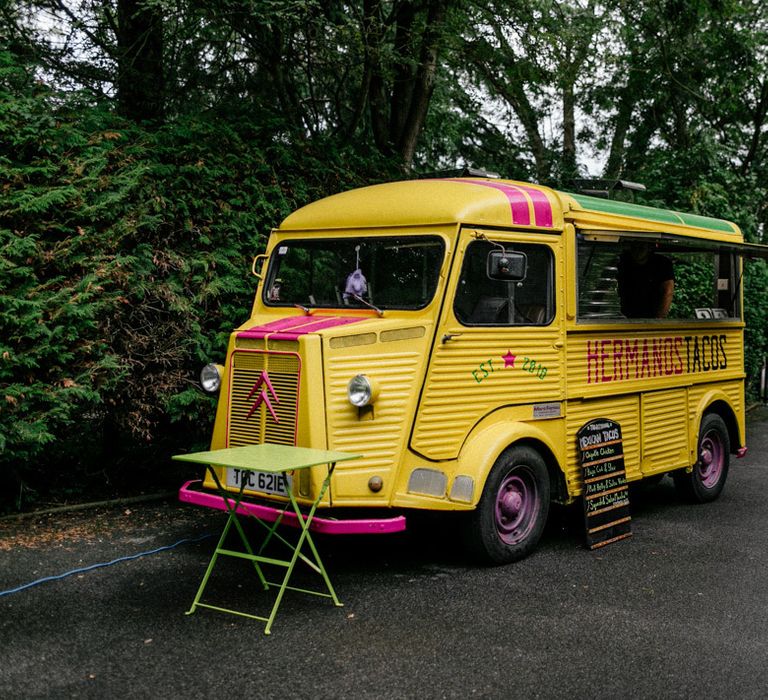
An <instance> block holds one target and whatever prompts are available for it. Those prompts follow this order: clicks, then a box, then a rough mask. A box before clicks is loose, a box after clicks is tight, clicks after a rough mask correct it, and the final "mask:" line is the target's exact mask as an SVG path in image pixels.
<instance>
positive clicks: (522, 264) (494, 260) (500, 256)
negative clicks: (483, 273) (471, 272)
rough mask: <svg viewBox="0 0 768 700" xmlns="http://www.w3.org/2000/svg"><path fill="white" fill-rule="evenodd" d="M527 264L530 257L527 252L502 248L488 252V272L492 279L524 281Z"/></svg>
mask: <svg viewBox="0 0 768 700" xmlns="http://www.w3.org/2000/svg"><path fill="white" fill-rule="evenodd" d="M527 266H528V258H527V256H526V255H525V253H516V252H514V251H501V250H492V251H491V252H490V253H488V264H487V273H488V277H490V278H491V279H492V280H503V281H505V282H522V281H523V280H524V279H525V273H526V268H527Z"/></svg>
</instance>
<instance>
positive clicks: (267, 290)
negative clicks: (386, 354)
mask: <svg viewBox="0 0 768 700" xmlns="http://www.w3.org/2000/svg"><path fill="white" fill-rule="evenodd" d="M444 256H445V245H444V243H443V240H442V239H441V238H440V237H439V236H407V237H394V236H382V237H375V238H374V237H371V238H325V239H319V240H295V241H284V242H282V243H280V244H279V245H278V246H277V247H276V248H275V249H274V251H273V252H272V257H271V259H270V263H269V272H268V275H267V283H266V284H265V285H264V297H263V299H264V303H265V304H266V305H268V306H292V305H294V304H299V305H301V306H307V307H321V308H324V307H335V308H338V307H341V306H353V307H358V308H364V307H370V306H373V307H375V308H377V309H381V310H383V309H420V308H423V307H425V306H426V305H427V304H429V303H430V301H432V298H433V297H434V295H435V290H436V289H437V282H438V279H439V278H440V268H441V266H442V263H443V258H444Z"/></svg>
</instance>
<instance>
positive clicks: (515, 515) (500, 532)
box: [463, 446, 550, 565]
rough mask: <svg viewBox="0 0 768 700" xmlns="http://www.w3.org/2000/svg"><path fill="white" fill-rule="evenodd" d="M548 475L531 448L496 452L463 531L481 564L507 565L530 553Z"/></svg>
mask: <svg viewBox="0 0 768 700" xmlns="http://www.w3.org/2000/svg"><path fill="white" fill-rule="evenodd" d="M549 491H550V488H549V473H548V471H547V465H546V464H545V463H544V460H543V459H542V457H541V455H540V454H539V453H538V452H537V451H536V450H534V449H533V448H531V447H527V446H514V447H510V448H508V449H506V450H505V451H504V452H502V453H501V455H499V458H498V459H497V460H496V463H495V464H494V465H493V468H492V469H491V472H490V474H489V475H488V479H487V480H486V482H485V487H484V488H483V493H482V495H481V496H480V501H479V502H478V504H477V508H476V509H475V510H474V511H472V513H470V514H469V518H468V522H467V523H466V527H465V529H464V531H463V535H464V541H465V545H466V547H467V550H468V551H469V553H470V555H472V557H473V558H474V559H476V560H477V561H479V562H481V563H483V564H489V565H498V564H509V563H511V562H513V561H517V560H518V559H522V558H523V557H525V556H527V555H528V554H530V553H531V552H532V551H533V549H534V548H535V547H536V544H537V543H538V541H539V538H540V537H541V533H542V532H543V531H544V526H545V525H546V522H547V515H548V513H549Z"/></svg>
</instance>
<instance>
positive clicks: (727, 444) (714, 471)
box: [672, 413, 731, 503]
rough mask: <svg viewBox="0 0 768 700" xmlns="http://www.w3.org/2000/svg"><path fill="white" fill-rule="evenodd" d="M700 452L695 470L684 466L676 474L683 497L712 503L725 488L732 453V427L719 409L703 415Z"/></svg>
mask: <svg viewBox="0 0 768 700" xmlns="http://www.w3.org/2000/svg"><path fill="white" fill-rule="evenodd" d="M697 455H698V458H697V460H696V464H694V465H693V470H692V471H690V472H686V471H685V470H684V469H681V470H679V471H676V472H674V473H673V474H672V476H673V478H674V480H675V487H676V488H677V491H678V493H679V494H680V496H682V498H683V499H685V500H686V501H688V502H690V503H709V502H710V501H714V500H715V499H716V498H717V497H718V496H719V495H720V494H721V493H722V491H723V487H724V486H725V481H726V479H727V478H728V467H729V465H730V455H731V440H730V437H729V436H728V428H727V427H726V425H725V421H724V420H723V419H722V418H721V417H720V416H719V415H717V414H716V413H707V414H706V415H705V416H704V417H703V418H702V419H701V428H700V429H699V443H698V448H697Z"/></svg>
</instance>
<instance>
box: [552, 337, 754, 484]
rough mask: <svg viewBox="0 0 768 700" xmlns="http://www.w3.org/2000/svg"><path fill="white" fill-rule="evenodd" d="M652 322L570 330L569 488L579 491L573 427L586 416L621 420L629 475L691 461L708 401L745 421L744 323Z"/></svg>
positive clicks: (575, 428)
mask: <svg viewBox="0 0 768 700" xmlns="http://www.w3.org/2000/svg"><path fill="white" fill-rule="evenodd" d="M658 325H659V328H658V330H647V325H645V326H644V327H643V328H642V330H641V329H640V328H639V327H638V326H637V325H635V326H634V327H628V326H627V324H622V325H613V326H610V325H607V324H605V325H603V326H601V327H600V328H595V327H591V328H589V330H585V329H584V328H578V327H574V326H572V327H571V329H570V330H569V331H568V334H567V341H566V366H567V368H568V373H567V383H568V405H567V415H568V435H569V449H568V465H567V467H566V477H567V483H568V487H569V492H571V494H572V495H576V494H579V493H581V486H580V483H579V476H578V474H579V470H580V467H579V464H578V455H577V451H576V447H575V435H576V432H577V431H578V429H579V428H580V427H581V425H583V424H584V423H585V422H587V420H589V419H591V418H595V417H601V416H605V417H610V418H612V419H613V420H616V421H618V422H619V423H620V424H621V426H622V434H623V438H624V450H625V460H624V461H625V465H626V469H627V478H629V479H638V478H641V477H644V476H650V475H652V474H656V473H659V472H666V471H670V470H672V469H676V468H682V467H687V466H689V465H690V464H692V463H693V462H695V461H696V454H695V449H696V440H697V437H698V422H699V420H700V418H701V415H702V413H703V411H704V409H705V408H706V406H707V405H709V404H711V403H713V402H714V401H717V400H722V401H725V403H727V404H728V405H729V406H730V407H731V408H732V410H733V412H734V414H735V416H736V419H737V421H738V423H739V425H740V426H743V421H744V401H743V398H742V396H743V379H744V359H743V358H744V352H743V344H742V329H743V324H741V323H739V322H731V323H728V324H718V325H712V326H709V327H707V326H706V325H705V326H702V325H701V324H695V325H694V324H690V323H689V324H665V323H662V324H658ZM665 325H666V328H664V326H665Z"/></svg>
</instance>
